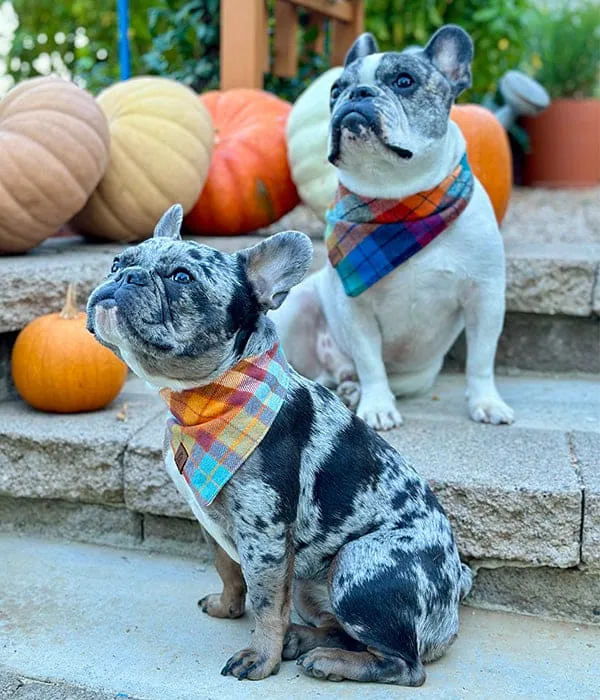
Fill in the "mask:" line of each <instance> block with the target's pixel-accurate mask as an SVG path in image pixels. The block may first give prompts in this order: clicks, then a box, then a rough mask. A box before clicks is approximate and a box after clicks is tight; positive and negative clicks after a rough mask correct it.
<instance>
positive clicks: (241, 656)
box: [221, 647, 281, 681]
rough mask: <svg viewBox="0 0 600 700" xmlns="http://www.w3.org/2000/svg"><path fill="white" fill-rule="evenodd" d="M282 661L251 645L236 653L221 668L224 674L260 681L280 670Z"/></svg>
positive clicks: (240, 678)
mask: <svg viewBox="0 0 600 700" xmlns="http://www.w3.org/2000/svg"><path fill="white" fill-rule="evenodd" d="M280 665H281V661H280V660H279V659H273V658H270V657H268V656H265V655H264V654H260V653H259V652H258V651H256V649H252V647H249V648H248V649H242V650H241V651H238V652H237V654H234V655H233V656H232V657H231V658H230V659H229V661H228V662H227V663H226V664H225V666H223V669H222V670H221V675H222V676H235V677H236V678H237V679H238V680H240V681H242V680H244V679H248V680H251V681H260V680H261V679H263V678H267V676H270V675H272V674H274V673H277V672H278V671H279V666H280Z"/></svg>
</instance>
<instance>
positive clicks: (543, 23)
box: [524, 0, 600, 98]
mask: <svg viewBox="0 0 600 700" xmlns="http://www.w3.org/2000/svg"><path fill="white" fill-rule="evenodd" d="M528 27H529V34H530V38H529V41H528V47H529V54H528V57H527V60H526V63H525V66H524V68H525V70H527V71H528V72H529V73H530V74H531V75H533V76H534V77H535V79H536V80H538V81H539V82H540V83H541V84H542V85H543V86H544V87H545V88H546V90H547V91H548V92H549V94H550V96H551V97H553V98H557V97H575V98H582V97H593V96H597V97H600V92H599V85H600V4H598V2H597V0H588V2H579V3H574V2H572V1H571V2H567V1H566V0H563V2H561V3H558V4H557V3H556V2H552V3H549V2H546V3H544V4H543V5H541V6H540V7H538V8H537V9H535V10H532V11H531V13H530V15H529V19H528Z"/></svg>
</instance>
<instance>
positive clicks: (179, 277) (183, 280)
mask: <svg viewBox="0 0 600 700" xmlns="http://www.w3.org/2000/svg"><path fill="white" fill-rule="evenodd" d="M171 279H172V280H173V281H174V282H177V283H178V284H189V283H190V282H192V280H193V279H194V278H193V277H192V274H191V272H188V271H187V270H186V269H184V268H183V267H178V268H177V269H176V270H175V271H174V272H173V274H172V275H171Z"/></svg>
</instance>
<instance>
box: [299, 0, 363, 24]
mask: <svg viewBox="0 0 600 700" xmlns="http://www.w3.org/2000/svg"><path fill="white" fill-rule="evenodd" d="M285 2H289V3H290V4H292V5H297V6H298V7H302V8H304V9H305V10H313V11H314V12H319V13H320V14H322V15H325V17H329V18H331V19H338V20H340V21H341V22H352V19H353V17H354V8H353V5H354V4H357V3H355V2H354V1H353V0H285Z"/></svg>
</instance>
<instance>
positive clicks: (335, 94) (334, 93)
mask: <svg viewBox="0 0 600 700" xmlns="http://www.w3.org/2000/svg"><path fill="white" fill-rule="evenodd" d="M341 94H342V91H341V89H340V88H339V86H338V85H334V86H333V87H332V88H331V93H330V98H331V101H332V102H335V101H336V100H337V98H338V97H339V96H340V95H341Z"/></svg>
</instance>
